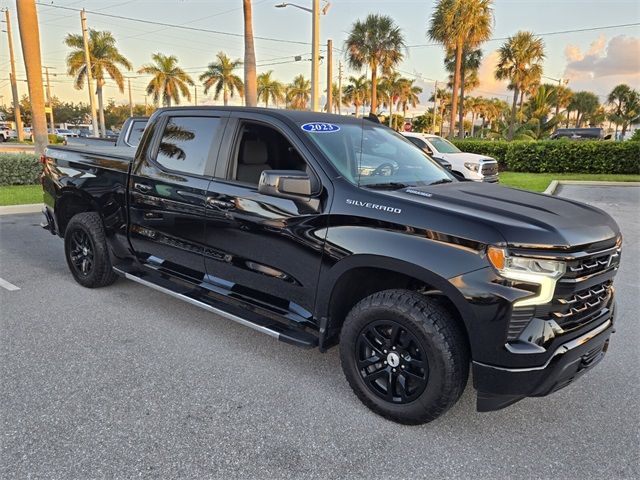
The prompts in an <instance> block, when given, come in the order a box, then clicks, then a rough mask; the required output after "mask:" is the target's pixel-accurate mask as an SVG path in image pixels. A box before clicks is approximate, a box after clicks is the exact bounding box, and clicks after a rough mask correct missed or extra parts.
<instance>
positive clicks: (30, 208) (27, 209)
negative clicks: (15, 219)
mask: <svg viewBox="0 0 640 480" xmlns="http://www.w3.org/2000/svg"><path fill="white" fill-rule="evenodd" d="M43 207H44V205H43V204H42V203H30V204H27V205H7V206H5V207H0V215H17V214H19V213H40V212H41V211H42V208H43Z"/></svg>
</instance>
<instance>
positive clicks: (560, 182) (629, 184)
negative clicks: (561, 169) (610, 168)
mask: <svg viewBox="0 0 640 480" xmlns="http://www.w3.org/2000/svg"><path fill="white" fill-rule="evenodd" d="M560 185H585V186H591V187H640V182H607V181H601V182H599V181H595V180H552V181H551V183H550V184H549V186H548V187H547V189H546V190H545V191H544V192H542V193H546V194H547V195H554V194H555V192H556V190H557V189H558V187H559V186H560Z"/></svg>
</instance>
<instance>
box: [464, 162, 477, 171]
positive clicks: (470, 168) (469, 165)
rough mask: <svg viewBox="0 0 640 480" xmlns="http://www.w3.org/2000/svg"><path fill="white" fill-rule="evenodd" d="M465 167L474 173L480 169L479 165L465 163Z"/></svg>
mask: <svg viewBox="0 0 640 480" xmlns="http://www.w3.org/2000/svg"><path fill="white" fill-rule="evenodd" d="M464 166H465V168H466V169H467V170H471V171H472V172H477V171H478V169H479V168H480V164H479V163H469V162H464Z"/></svg>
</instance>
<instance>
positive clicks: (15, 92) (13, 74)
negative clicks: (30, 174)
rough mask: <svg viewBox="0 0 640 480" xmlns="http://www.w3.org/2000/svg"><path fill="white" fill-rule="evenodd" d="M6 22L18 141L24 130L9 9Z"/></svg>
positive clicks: (10, 78)
mask: <svg viewBox="0 0 640 480" xmlns="http://www.w3.org/2000/svg"><path fill="white" fill-rule="evenodd" d="M4 15H5V19H6V22H7V37H8V44H9V61H10V62H11V73H9V82H10V83H11V95H12V96H13V112H14V116H15V120H16V132H17V133H18V141H20V142H21V141H23V140H24V130H23V129H22V115H21V112H20V98H19V96H18V84H17V83H16V59H15V57H14V55H13V34H12V33H11V17H10V16H9V9H8V8H7V9H6V10H5V11H4Z"/></svg>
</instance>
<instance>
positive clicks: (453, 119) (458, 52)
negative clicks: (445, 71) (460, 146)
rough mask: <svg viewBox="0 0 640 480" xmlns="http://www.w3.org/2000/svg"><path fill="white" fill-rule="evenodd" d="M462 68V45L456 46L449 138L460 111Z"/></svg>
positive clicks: (451, 135)
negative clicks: (459, 92)
mask: <svg viewBox="0 0 640 480" xmlns="http://www.w3.org/2000/svg"><path fill="white" fill-rule="evenodd" d="M461 69H462V45H458V46H457V47H456V69H455V73H454V74H453V91H452V92H451V113H450V115H449V122H450V125H449V135H447V136H448V137H449V138H452V137H453V135H454V133H455V132H454V131H455V128H456V113H457V112H458V90H459V89H460V70H461Z"/></svg>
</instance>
